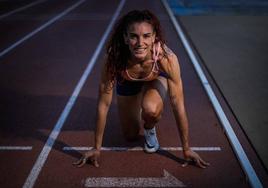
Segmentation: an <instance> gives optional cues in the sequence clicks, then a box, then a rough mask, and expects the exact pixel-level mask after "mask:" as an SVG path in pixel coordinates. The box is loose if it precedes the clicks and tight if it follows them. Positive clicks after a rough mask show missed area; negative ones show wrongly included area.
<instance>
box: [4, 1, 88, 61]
mask: <svg viewBox="0 0 268 188" xmlns="http://www.w3.org/2000/svg"><path fill="white" fill-rule="evenodd" d="M85 1H86V0H80V1H78V2H77V3H75V4H74V5H72V6H71V7H69V8H67V9H66V10H65V11H63V12H62V13H60V14H58V15H57V16H56V17H54V18H52V19H51V20H49V21H48V22H46V23H45V24H43V25H41V26H40V27H38V28H37V29H35V30H34V31H32V32H30V33H29V34H27V35H26V36H24V37H23V38H21V39H20V40H18V41H17V42H15V43H14V44H12V45H11V46H9V47H8V48H6V49H5V50H3V51H2V52H0V58H1V57H2V56H4V55H5V54H7V53H8V52H9V51H11V50H13V49H14V48H16V47H17V46H18V45H20V44H21V43H23V42H24V41H26V40H27V39H29V38H31V37H32V36H34V35H35V34H36V33H38V32H39V31H42V30H43V29H45V28H46V27H48V26H49V25H51V24H53V23H54V22H56V21H57V20H58V19H60V18H61V17H63V16H64V15H66V14H67V13H69V12H70V11H72V10H73V9H75V8H76V7H78V6H79V5H80V4H82V3H84V2H85Z"/></svg>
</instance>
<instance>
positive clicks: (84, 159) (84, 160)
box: [77, 158, 87, 168]
mask: <svg viewBox="0 0 268 188" xmlns="http://www.w3.org/2000/svg"><path fill="white" fill-rule="evenodd" d="M86 162H87V158H83V159H82V161H81V163H80V164H78V165H77V167H78V168H80V167H82V166H84V165H85V164H86Z"/></svg>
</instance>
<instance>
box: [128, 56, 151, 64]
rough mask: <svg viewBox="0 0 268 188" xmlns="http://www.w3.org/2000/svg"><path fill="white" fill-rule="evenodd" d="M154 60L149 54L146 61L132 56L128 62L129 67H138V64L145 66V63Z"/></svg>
mask: <svg viewBox="0 0 268 188" xmlns="http://www.w3.org/2000/svg"><path fill="white" fill-rule="evenodd" d="M150 59H152V55H151V54H148V55H147V56H146V57H145V58H144V59H137V58H135V57H133V56H131V57H130V58H129V60H128V64H129V65H136V64H143V63H144V62H146V61H148V60H150Z"/></svg>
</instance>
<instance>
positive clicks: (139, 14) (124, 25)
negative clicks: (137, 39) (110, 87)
mask: <svg viewBox="0 0 268 188" xmlns="http://www.w3.org/2000/svg"><path fill="white" fill-rule="evenodd" d="M140 22H147V23H149V24H151V25H152V27H153V30H154V32H155V35H156V40H155V42H160V44H161V47H162V49H164V48H163V46H164V44H165V40H164V37H163V33H162V29H161V26H160V22H159V20H158V18H157V17H156V16H155V15H154V14H153V13H151V12H150V11H149V10H142V11H140V10H133V11H130V12H128V13H127V14H126V15H124V16H123V17H122V18H120V19H119V20H118V21H117V23H116V25H115V27H114V30H113V33H112V35H111V38H110V40H109V41H108V44H107V47H106V53H107V55H108V57H107V61H106V64H107V65H106V66H107V69H106V71H107V72H106V73H107V76H108V77H109V79H110V80H111V81H115V80H116V77H117V76H118V75H119V74H120V73H121V71H123V70H124V69H125V68H126V65H127V60H128V58H129V56H130V51H129V48H128V45H127V44H125V41H124V35H126V34H127V29H128V27H129V26H130V25H131V24H133V23H140ZM164 53H165V52H164ZM113 83H114V82H113Z"/></svg>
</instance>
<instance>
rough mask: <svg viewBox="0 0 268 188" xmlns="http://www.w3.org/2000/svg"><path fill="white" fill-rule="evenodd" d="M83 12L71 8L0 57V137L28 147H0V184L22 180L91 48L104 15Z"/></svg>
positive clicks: (91, 7) (92, 6)
mask: <svg viewBox="0 0 268 188" xmlns="http://www.w3.org/2000/svg"><path fill="white" fill-rule="evenodd" d="M96 4H97V2H96V1H87V3H86V4H84V6H81V7H79V8H78V12H80V11H79V10H80V9H81V10H83V9H85V8H86V9H87V11H89V12H95V13H98V11H99V9H98V8H97V7H96ZM111 11H112V10H111ZM109 13H110V11H108V13H107V14H109ZM87 16H89V18H88V19H87V17H85V18H84V19H82V20H81V19H80V18H77V11H76V10H74V11H73V12H71V13H70V15H68V18H72V19H71V20H70V19H67V20H64V19H62V20H61V21H58V22H57V23H55V24H54V25H53V27H50V28H47V29H46V30H44V31H42V32H40V33H39V34H38V35H37V36H35V37H34V38H32V39H31V40H28V41H27V42H26V43H25V44H24V45H23V46H20V47H18V48H17V49H16V50H15V52H16V53H13V54H8V55H7V56H5V57H4V58H2V59H1V63H0V75H1V79H0V88H1V94H0V96H1V99H0V100H1V101H0V103H1V106H0V112H1V117H0V122H1V128H0V135H1V136H0V137H1V138H0V143H1V145H5V146H6V145H8V146H15V145H22V146H23V145H25V146H28V145H31V146H32V147H33V149H32V151H31V152H28V151H27V152H17V151H8V152H7V151H1V152H0V156H1V157H0V164H1V172H3V171H5V172H6V173H5V174H1V180H0V184H1V186H6V187H21V186H22V185H23V183H24V181H25V180H26V178H27V176H28V174H29V172H30V170H31V168H32V166H33V163H34V162H35V161H36V158H37V156H38V154H39V153H40V151H41V149H42V147H43V145H44V144H45V142H46V140H47V137H48V135H49V134H50V131H51V129H52V128H53V126H54V125H55V122H56V121H57V118H58V117H59V116H60V113H61V111H62V109H63V108H64V105H65V104H66V102H67V100H68V98H69V96H70V95H71V93H72V91H73V88H74V87H75V85H76V84H77V82H78V80H79V78H80V76H81V75H82V73H83V71H84V69H85V67H86V65H87V61H88V58H89V57H90V56H91V54H92V53H93V52H94V50H95V46H96V45H97V44H98V42H99V40H100V38H101V36H102V33H103V32H104V30H105V28H106V24H107V20H97V21H96V20H95V21H94V20H92V17H91V15H87ZM88 20H91V21H88ZM92 25H94V26H95V27H96V28H98V32H95V31H93V30H92ZM74 36H76V37H74ZM40 44H41V47H38V46H40ZM66 67H68V69H66ZM18 156H19V157H18ZM18 166H20V168H19V169H17V170H16V168H17V167H18Z"/></svg>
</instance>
